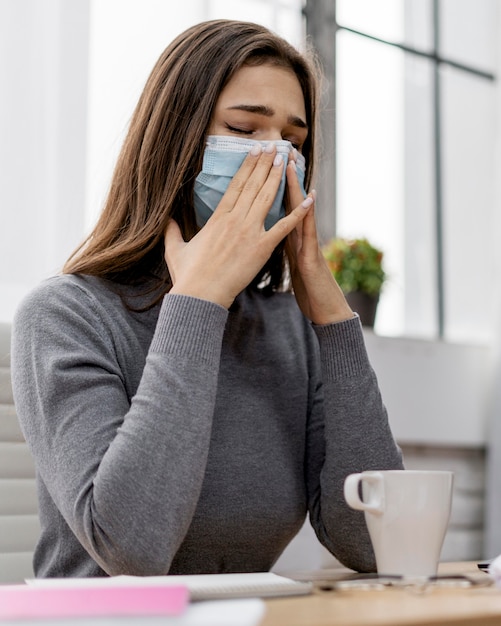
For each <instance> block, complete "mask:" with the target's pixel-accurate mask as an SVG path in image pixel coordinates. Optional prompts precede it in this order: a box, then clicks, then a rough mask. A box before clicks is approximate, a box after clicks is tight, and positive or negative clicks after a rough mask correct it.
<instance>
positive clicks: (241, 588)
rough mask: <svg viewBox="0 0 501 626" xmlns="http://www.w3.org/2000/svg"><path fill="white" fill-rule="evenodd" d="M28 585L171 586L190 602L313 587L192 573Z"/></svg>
mask: <svg viewBox="0 0 501 626" xmlns="http://www.w3.org/2000/svg"><path fill="white" fill-rule="evenodd" d="M26 582H27V583H28V584H30V585H36V586H43V587H54V586H63V587H66V586H70V587H71V586H73V587H93V586H98V587H101V586H108V585H117V584H118V585H120V586H138V585H148V586H161V587H164V586H172V585H185V586H186V587H188V590H189V592H190V599H191V600H216V599H225V598H269V597H277V596H289V595H304V594H308V593H311V591H312V589H313V584H312V583H310V582H298V581H295V580H292V579H290V578H286V577H285V576H279V575H278V574H273V573H271V572H252V573H243V574H194V575H184V576H183V575H179V576H178V575H176V576H112V577H109V578H43V579H42V578H36V579H29V580H27V581H26Z"/></svg>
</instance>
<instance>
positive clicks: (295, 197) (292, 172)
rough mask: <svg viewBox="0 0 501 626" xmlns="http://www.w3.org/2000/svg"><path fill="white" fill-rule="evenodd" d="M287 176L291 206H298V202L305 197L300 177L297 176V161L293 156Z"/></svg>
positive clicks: (288, 166)
mask: <svg viewBox="0 0 501 626" xmlns="http://www.w3.org/2000/svg"><path fill="white" fill-rule="evenodd" d="M286 176H287V192H288V198H289V208H292V207H295V206H298V204H300V203H301V202H302V201H303V199H304V194H303V190H302V189H301V185H300V184H299V179H298V177H297V168H296V163H295V161H294V159H293V158H291V160H290V161H289V163H288V165H287V170H286Z"/></svg>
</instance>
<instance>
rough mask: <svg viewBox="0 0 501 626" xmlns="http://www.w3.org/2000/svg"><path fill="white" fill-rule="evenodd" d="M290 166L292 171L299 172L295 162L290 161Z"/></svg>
mask: <svg viewBox="0 0 501 626" xmlns="http://www.w3.org/2000/svg"><path fill="white" fill-rule="evenodd" d="M289 165H290V166H291V167H292V169H293V170H294V171H297V167H296V164H295V163H294V161H289Z"/></svg>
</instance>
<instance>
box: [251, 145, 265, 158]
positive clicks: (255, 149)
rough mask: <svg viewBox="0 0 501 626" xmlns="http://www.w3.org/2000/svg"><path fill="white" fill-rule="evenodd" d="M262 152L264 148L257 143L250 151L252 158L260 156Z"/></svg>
mask: <svg viewBox="0 0 501 626" xmlns="http://www.w3.org/2000/svg"><path fill="white" fill-rule="evenodd" d="M262 151H263V148H262V147H261V145H260V144H258V143H255V144H254V145H253V146H252V148H251V149H250V154H252V156H259V155H260V154H261V152H262Z"/></svg>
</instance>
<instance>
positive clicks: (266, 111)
mask: <svg viewBox="0 0 501 626" xmlns="http://www.w3.org/2000/svg"><path fill="white" fill-rule="evenodd" d="M228 109H229V110H237V111H247V112H248V113H257V114H258V115H265V116H266V117H272V116H273V115H275V111H274V110H273V109H272V108H271V107H267V106H266V105H264V104H235V105H234V106H231V107H228ZM287 123H288V124H291V125H292V126H297V127H298V128H308V125H307V124H306V122H305V121H304V120H302V119H301V118H300V117H298V116H297V115H289V117H288V118H287Z"/></svg>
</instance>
